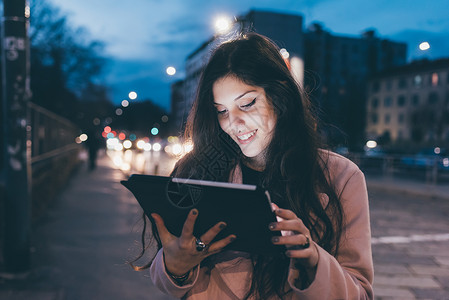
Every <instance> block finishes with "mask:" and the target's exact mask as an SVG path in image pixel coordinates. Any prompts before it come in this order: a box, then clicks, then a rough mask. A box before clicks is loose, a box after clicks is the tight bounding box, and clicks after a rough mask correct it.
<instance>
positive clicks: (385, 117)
mask: <svg viewBox="0 0 449 300" xmlns="http://www.w3.org/2000/svg"><path fill="white" fill-rule="evenodd" d="M367 99H368V101H367V122H366V135H367V137H368V138H370V139H377V140H378V139H381V141H383V142H400V141H411V142H413V143H422V142H428V141H440V142H445V143H446V144H447V143H448V142H449V58H446V59H439V60H434V61H428V60H422V61H415V62H412V63H410V64H407V65H404V66H402V67H398V68H394V69H389V70H386V71H384V72H381V73H379V74H377V75H375V76H373V77H372V78H371V79H370V80H369V83H368V93H367Z"/></svg>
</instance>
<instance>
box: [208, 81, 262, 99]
mask: <svg viewBox="0 0 449 300" xmlns="http://www.w3.org/2000/svg"><path fill="white" fill-rule="evenodd" d="M260 93H263V94H265V91H264V89H263V88H262V87H259V86H253V85H248V84H246V83H245V82H243V81H242V80H241V79H239V78H237V77H235V76H226V77H222V78H220V79H218V80H217V81H215V83H214V85H213V95H214V100H215V101H234V100H238V99H240V98H244V97H245V96H246V95H248V96H254V94H260Z"/></svg>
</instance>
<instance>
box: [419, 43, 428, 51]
mask: <svg viewBox="0 0 449 300" xmlns="http://www.w3.org/2000/svg"><path fill="white" fill-rule="evenodd" d="M429 49H430V44H429V43H428V42H422V43H421V44H419V50H421V51H426V50H429Z"/></svg>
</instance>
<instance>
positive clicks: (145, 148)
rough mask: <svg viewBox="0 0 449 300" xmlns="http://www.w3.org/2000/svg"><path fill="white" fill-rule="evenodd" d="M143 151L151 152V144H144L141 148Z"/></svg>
mask: <svg viewBox="0 0 449 300" xmlns="http://www.w3.org/2000/svg"><path fill="white" fill-rule="evenodd" d="M143 150H145V151H150V150H151V144H150V143H146V144H145V145H144V146H143Z"/></svg>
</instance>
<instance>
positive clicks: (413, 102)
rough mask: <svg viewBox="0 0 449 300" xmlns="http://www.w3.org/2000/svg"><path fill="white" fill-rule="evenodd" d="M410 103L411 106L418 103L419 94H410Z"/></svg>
mask: <svg viewBox="0 0 449 300" xmlns="http://www.w3.org/2000/svg"><path fill="white" fill-rule="evenodd" d="M412 104H413V106H418V105H419V96H418V95H416V94H415V95H413V96H412Z"/></svg>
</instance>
